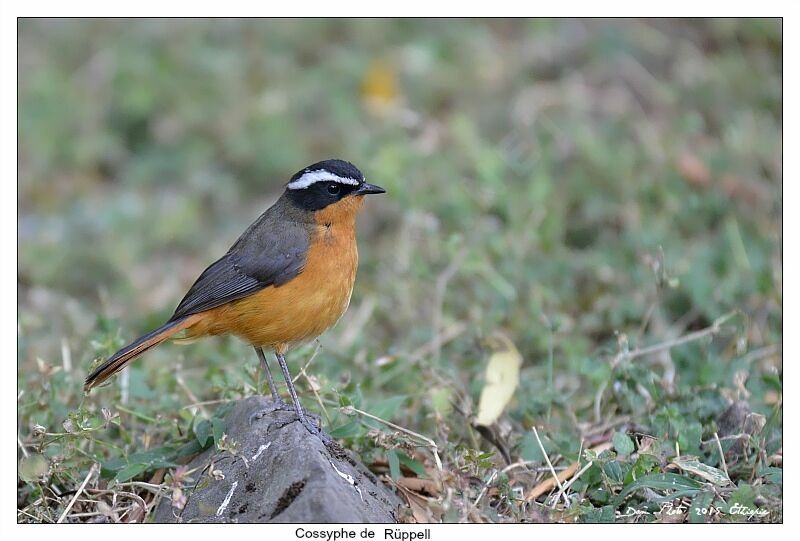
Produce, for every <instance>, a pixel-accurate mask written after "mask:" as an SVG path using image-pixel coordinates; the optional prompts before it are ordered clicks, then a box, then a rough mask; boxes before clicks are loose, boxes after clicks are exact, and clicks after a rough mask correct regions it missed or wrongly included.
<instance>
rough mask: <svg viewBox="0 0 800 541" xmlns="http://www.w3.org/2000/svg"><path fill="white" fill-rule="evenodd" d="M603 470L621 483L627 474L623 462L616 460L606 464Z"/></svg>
mask: <svg viewBox="0 0 800 541" xmlns="http://www.w3.org/2000/svg"><path fill="white" fill-rule="evenodd" d="M603 471H604V472H605V474H606V475H607V476H608V478H609V479H610V480H611V482H613V483H621V482H622V480H623V478H624V476H625V473H624V472H623V471H622V464H620V463H619V462H618V461H616V460H612V461H611V462H608V463H606V464H604V465H603Z"/></svg>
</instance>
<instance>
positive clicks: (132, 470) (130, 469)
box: [115, 464, 149, 483]
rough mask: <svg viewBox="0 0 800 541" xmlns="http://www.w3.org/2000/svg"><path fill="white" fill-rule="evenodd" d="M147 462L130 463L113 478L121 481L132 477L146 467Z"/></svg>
mask: <svg viewBox="0 0 800 541" xmlns="http://www.w3.org/2000/svg"><path fill="white" fill-rule="evenodd" d="M148 467H149V466H148V464H131V465H130V466H127V467H125V468H122V469H121V470H120V471H118V472H117V475H116V477H115V479H116V480H117V481H118V482H120V483H122V482H124V481H128V480H130V479H133V478H134V477H136V476H137V475H139V474H140V473H142V472H143V471H145V470H146V469H147V468H148Z"/></svg>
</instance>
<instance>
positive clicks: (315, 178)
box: [286, 169, 361, 190]
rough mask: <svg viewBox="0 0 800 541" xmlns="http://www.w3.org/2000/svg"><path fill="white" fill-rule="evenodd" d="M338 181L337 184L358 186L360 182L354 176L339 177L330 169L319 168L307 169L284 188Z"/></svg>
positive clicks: (294, 188) (292, 188)
mask: <svg viewBox="0 0 800 541" xmlns="http://www.w3.org/2000/svg"><path fill="white" fill-rule="evenodd" d="M323 181H328V182H338V183H339V184H349V185H351V186H358V185H359V184H361V183H360V182H359V181H358V180H356V179H354V178H348V177H340V176H339V175H334V174H333V173H331V172H330V171H325V170H324V169H320V170H318V171H308V172H306V173H303V175H302V176H301V177H300V178H298V179H296V180H293V181H292V182H290V183H289V184H287V185H286V188H287V189H289V190H302V189H303V188H308V187H309V186H311V185H312V184H314V183H316V182H323Z"/></svg>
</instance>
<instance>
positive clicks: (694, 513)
mask: <svg viewBox="0 0 800 541" xmlns="http://www.w3.org/2000/svg"><path fill="white" fill-rule="evenodd" d="M713 501H714V493H713V492H709V491H705V492H700V493H698V494H697V495H696V496H695V497H694V498H692V506H691V508H690V509H689V522H692V523H696V524H703V523H705V522H707V519H708V517H709V513H711V512H712V509H711V504H712V502H713Z"/></svg>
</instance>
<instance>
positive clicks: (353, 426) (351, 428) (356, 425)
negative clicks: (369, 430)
mask: <svg viewBox="0 0 800 541" xmlns="http://www.w3.org/2000/svg"><path fill="white" fill-rule="evenodd" d="M362 430H363V429H362V427H361V423H360V422H359V421H358V420H355V421H348V422H346V423H345V424H343V425H342V426H338V427H336V428H334V429H333V430H331V436H332V437H334V438H354V437H356V436H358V435H359V434H361V432H362Z"/></svg>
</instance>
